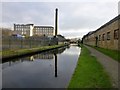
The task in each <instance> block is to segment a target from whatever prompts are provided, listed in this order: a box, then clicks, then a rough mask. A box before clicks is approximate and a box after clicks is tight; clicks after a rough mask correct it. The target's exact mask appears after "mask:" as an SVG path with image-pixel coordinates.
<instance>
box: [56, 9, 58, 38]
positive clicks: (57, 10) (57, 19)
mask: <svg viewBox="0 0 120 90" xmlns="http://www.w3.org/2000/svg"><path fill="white" fill-rule="evenodd" d="M57 33H58V9H57V8H56V9H55V37H56V36H57Z"/></svg>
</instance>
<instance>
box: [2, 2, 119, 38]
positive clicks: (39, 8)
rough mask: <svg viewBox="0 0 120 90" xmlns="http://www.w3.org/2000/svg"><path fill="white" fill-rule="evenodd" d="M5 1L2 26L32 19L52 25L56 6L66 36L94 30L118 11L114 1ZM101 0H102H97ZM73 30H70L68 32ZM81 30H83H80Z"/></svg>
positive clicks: (62, 32)
mask: <svg viewBox="0 0 120 90" xmlns="http://www.w3.org/2000/svg"><path fill="white" fill-rule="evenodd" d="M85 1H86V2H79V3H78V2H77V3H76V2H72V3H71V2H46V3H45V2H21V3H20V2H4V3H3V6H2V7H3V8H2V10H3V11H2V19H3V21H2V23H3V24H4V25H3V26H8V27H10V26H11V27H13V23H34V24H35V25H52V26H54V16H55V8H56V7H57V8H58V10H59V12H58V14H59V23H58V24H59V32H60V33H61V34H63V35H64V36H67V37H73V36H76V37H78V36H80V37H82V36H83V34H84V33H86V32H89V31H91V30H96V29H97V28H99V27H100V26H101V25H103V24H105V23H106V22H108V21H109V20H111V19H112V18H114V17H115V16H117V14H118V11H117V10H118V3H117V2H112V0H110V2H107V0H105V1H106V2H97V1H95V0H93V1H95V2H92V1H88V0H85ZM99 1H101V0H99ZM71 33H72V34H71ZM81 33H82V34H81Z"/></svg>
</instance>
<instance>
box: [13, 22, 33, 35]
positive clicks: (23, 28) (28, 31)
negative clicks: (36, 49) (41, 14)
mask: <svg viewBox="0 0 120 90" xmlns="http://www.w3.org/2000/svg"><path fill="white" fill-rule="evenodd" d="M33 28H34V24H14V33H16V34H20V35H25V36H33Z"/></svg>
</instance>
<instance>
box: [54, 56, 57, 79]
mask: <svg viewBox="0 0 120 90" xmlns="http://www.w3.org/2000/svg"><path fill="white" fill-rule="evenodd" d="M54 56H55V77H57V55H56V54H54Z"/></svg>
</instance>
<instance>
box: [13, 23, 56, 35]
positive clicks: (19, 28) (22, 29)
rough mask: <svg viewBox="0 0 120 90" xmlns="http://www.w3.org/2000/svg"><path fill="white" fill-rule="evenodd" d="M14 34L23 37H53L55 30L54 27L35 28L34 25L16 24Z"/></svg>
mask: <svg viewBox="0 0 120 90" xmlns="http://www.w3.org/2000/svg"><path fill="white" fill-rule="evenodd" d="M14 34H20V35H23V36H36V35H37V36H41V35H46V36H53V34H54V28H53V27H52V26H34V24H14Z"/></svg>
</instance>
